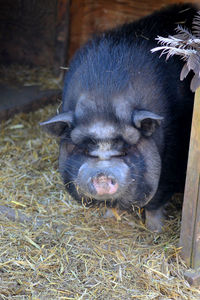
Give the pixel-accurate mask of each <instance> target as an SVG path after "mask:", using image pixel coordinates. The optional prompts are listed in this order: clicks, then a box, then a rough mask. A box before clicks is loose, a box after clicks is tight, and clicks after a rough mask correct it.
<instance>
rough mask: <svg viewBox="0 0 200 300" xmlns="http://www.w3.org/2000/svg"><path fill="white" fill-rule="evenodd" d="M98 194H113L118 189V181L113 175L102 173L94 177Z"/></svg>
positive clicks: (94, 184)
mask: <svg viewBox="0 0 200 300" xmlns="http://www.w3.org/2000/svg"><path fill="white" fill-rule="evenodd" d="M92 183H93V186H94V188H95V190H96V192H97V195H106V194H107V195H113V194H115V193H116V192H117V190H118V187H119V185H118V183H117V181H116V179H115V178H113V177H112V176H107V175H104V174H100V175H98V176H95V177H94V178H93V179H92Z"/></svg>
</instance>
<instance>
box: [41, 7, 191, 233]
mask: <svg viewBox="0 0 200 300" xmlns="http://www.w3.org/2000/svg"><path fill="white" fill-rule="evenodd" d="M196 11H197V9H196V7H194V6H193V5H190V4H180V5H173V6H169V7H167V8H164V9H162V10H160V11H156V12H154V13H153V14H152V15H149V16H147V17H144V18H142V19H140V20H138V21H135V22H132V23H129V24H123V25H122V26H119V27H117V28H114V29H112V30H108V31H106V32H103V33H100V34H97V35H95V36H93V37H92V38H91V39H90V40H89V41H88V42H87V43H86V44H85V45H83V46H82V47H81V48H80V49H79V50H78V51H77V52H76V54H75V55H74V57H73V58H72V60H71V62H70V65H69V71H68V72H67V73H66V76H65V80H64V89H63V97H62V111H61V112H60V113H59V114H57V115H55V116H54V117H52V118H50V119H49V120H47V121H45V122H43V123H41V125H42V126H43V127H44V128H45V129H46V130H47V131H48V132H50V133H51V134H53V135H54V136H56V137H59V138H60V154H59V171H60V173H61V176H62V178H63V181H64V185H65V187H66V189H67V191H68V192H69V194H70V195H71V196H72V197H73V198H74V199H76V200H77V201H79V202H82V203H84V204H85V205H92V204H99V203H102V202H105V203H106V205H107V206H108V207H118V208H119V209H122V210H127V211H131V210H132V209H133V207H134V206H137V207H143V208H144V209H145V218H146V226H147V228H149V229H150V230H152V231H155V232H160V231H161V230H162V227H163V224H164V223H163V222H164V217H163V215H164V214H163V210H164V209H163V208H164V206H165V204H166V203H167V202H168V201H169V199H170V198H171V196H172V195H173V193H175V192H176V191H181V190H183V187H184V180H185V173H186V164H187V154H188V144H189V136H190V127H191V117H192V110H193V98H194V94H193V93H192V92H191V91H190V88H189V85H190V78H187V79H185V80H184V81H183V82H181V81H180V80H179V77H180V72H181V69H182V67H183V61H181V60H180V59H179V58H178V57H172V58H170V59H169V60H168V61H167V62H166V61H165V58H164V57H159V54H157V53H153V54H152V53H151V51H150V50H151V49H152V48H154V47H156V46H157V43H156V40H155V38H156V37H157V36H158V35H160V36H168V35H169V34H171V35H172V34H174V29H175V27H176V26H177V24H181V25H183V24H184V26H186V27H187V28H191V26H192V19H193V16H194V15H195V14H196Z"/></svg>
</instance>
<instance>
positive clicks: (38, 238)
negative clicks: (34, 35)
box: [0, 106, 200, 300]
mask: <svg viewBox="0 0 200 300" xmlns="http://www.w3.org/2000/svg"><path fill="white" fill-rule="evenodd" d="M55 110H56V108H55V106H54V107H52V106H49V107H46V108H45V109H44V110H39V111H36V112H34V113H29V114H19V115H16V116H15V117H14V118H13V119H12V120H8V121H6V122H4V123H3V124H2V127H1V137H0V152H1V156H0V164H1V168H0V193H1V205H2V206H1V214H0V299H35V300H36V299H144V300H145V299H157V300H158V299H159V300H164V299H195V300H196V299H200V291H199V290H198V289H195V288H193V287H190V286H189V284H188V283H187V282H186V281H185V280H184V277H183V273H184V271H185V270H186V269H187V268H186V266H185V264H184V262H183V260H182V259H181V257H180V256H179V250H180V249H179V248H178V246H177V245H178V238H179V230H180V211H178V210H177V209H176V207H175V206H173V205H172V206H171V217H170V218H169V220H168V221H167V224H166V227H165V230H164V233H162V234H153V233H151V232H149V231H148V230H147V229H146V228H145V227H144V225H143V223H142V220H141V215H140V213H139V212H138V210H136V211H135V212H133V214H132V215H129V214H127V213H124V214H123V215H122V216H121V221H117V220H116V219H113V218H111V219H105V218H104V217H103V215H104V212H105V210H104V208H92V209H91V208H90V209H87V208H84V207H82V206H80V205H78V204H77V203H76V202H75V201H72V200H71V199H70V198H69V197H68V196H67V194H66V192H65V191H64V188H63V185H62V182H61V180H60V177H59V174H58V171H57V168H58V162H57V158H58V144H57V141H55V140H54V139H52V138H51V137H49V136H48V135H47V134H45V133H44V132H42V131H41V130H40V128H39V125H38V122H40V121H42V120H44V119H46V118H47V116H50V115H52V114H53V113H54V111H55ZM3 205H4V206H7V207H9V208H12V209H14V210H13V211H14V212H16V216H15V217H16V221H12V220H11V218H12V217H9V218H10V219H7V218H6V216H5V215H3V214H2V211H4V208H5V207H4V206H3ZM13 211H12V210H9V212H11V215H12V213H13ZM4 212H6V211H4ZM6 213H8V212H6Z"/></svg>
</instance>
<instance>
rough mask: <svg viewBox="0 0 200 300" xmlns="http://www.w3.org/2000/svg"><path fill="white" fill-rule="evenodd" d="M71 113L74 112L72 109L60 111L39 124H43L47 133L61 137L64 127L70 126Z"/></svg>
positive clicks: (71, 120) (71, 121)
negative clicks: (64, 111)
mask: <svg viewBox="0 0 200 300" xmlns="http://www.w3.org/2000/svg"><path fill="white" fill-rule="evenodd" d="M73 115H74V113H73V112H72V111H69V112H66V113H61V114H58V115H56V116H54V117H53V118H51V119H49V120H47V121H45V122H42V123H40V125H41V126H43V127H44V129H45V130H46V131H47V132H48V133H50V134H53V135H55V136H59V137H61V136H62V134H63V133H64V131H65V130H66V128H70V127H71V126H72V123H73Z"/></svg>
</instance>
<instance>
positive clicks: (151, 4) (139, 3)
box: [68, 0, 199, 58]
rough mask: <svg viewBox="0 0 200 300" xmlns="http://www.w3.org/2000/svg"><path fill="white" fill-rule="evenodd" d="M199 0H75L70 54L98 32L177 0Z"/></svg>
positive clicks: (194, 0) (71, 9) (72, 2)
mask: <svg viewBox="0 0 200 300" xmlns="http://www.w3.org/2000/svg"><path fill="white" fill-rule="evenodd" d="M180 2H182V3H184V2H185V3H186V2H190V3H192V2H193V3H198V2H199V1H198V0H190V1H187V0H182V1H177V0H160V1H157V0H151V1H150V0H109V1H108V0H98V1H95V0H72V1H71V6H70V43H69V53H68V57H69V58H71V57H72V56H73V54H74V52H75V51H76V50H77V49H78V48H79V47H80V46H81V45H82V44H84V43H85V42H86V41H87V40H88V39H89V38H90V37H91V36H92V35H93V34H94V33H98V32H101V31H103V30H106V29H111V28H113V27H115V26H117V25H119V24H123V23H125V22H131V21H135V20H137V19H139V18H140V17H142V16H145V15H148V14H150V13H152V12H153V11H155V10H156V9H160V8H161V7H164V6H166V5H169V4H173V3H180Z"/></svg>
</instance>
